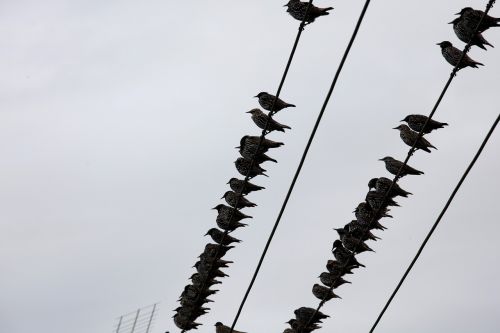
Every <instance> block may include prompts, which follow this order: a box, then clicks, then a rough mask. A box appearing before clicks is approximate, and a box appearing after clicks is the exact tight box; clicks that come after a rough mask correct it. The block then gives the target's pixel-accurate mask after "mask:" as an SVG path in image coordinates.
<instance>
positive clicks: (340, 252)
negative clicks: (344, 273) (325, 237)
mask: <svg viewBox="0 0 500 333" xmlns="http://www.w3.org/2000/svg"><path fill="white" fill-rule="evenodd" d="M332 253H333V256H334V257H335V259H337V261H338V262H340V264H341V265H344V266H358V267H359V266H361V267H365V265H363V264H361V263H359V262H358V261H357V260H356V258H355V257H354V254H353V253H352V252H350V251H348V250H347V249H346V248H345V247H344V245H343V244H342V242H341V241H340V240H338V239H337V240H335V242H333V248H332Z"/></svg>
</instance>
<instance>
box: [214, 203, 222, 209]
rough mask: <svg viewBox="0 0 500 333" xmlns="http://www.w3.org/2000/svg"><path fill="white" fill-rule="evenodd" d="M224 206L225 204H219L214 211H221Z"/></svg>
mask: <svg viewBox="0 0 500 333" xmlns="http://www.w3.org/2000/svg"><path fill="white" fill-rule="evenodd" d="M223 206H224V205H223V204H218V205H217V206H215V207H214V208H212V209H216V210H219V209H221V208H222V207H223Z"/></svg>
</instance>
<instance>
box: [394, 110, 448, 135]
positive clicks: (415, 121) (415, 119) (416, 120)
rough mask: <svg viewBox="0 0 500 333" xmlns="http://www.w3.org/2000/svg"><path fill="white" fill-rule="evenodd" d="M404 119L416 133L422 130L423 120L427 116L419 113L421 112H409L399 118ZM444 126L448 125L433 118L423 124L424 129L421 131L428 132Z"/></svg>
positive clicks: (425, 119) (424, 120)
mask: <svg viewBox="0 0 500 333" xmlns="http://www.w3.org/2000/svg"><path fill="white" fill-rule="evenodd" d="M401 121H405V122H406V123H408V126H410V128H411V129H412V130H414V131H416V132H418V133H420V131H421V130H422V128H423V127H424V124H425V122H426V121H427V116H424V115H421V114H410V115H408V116H406V117H405V119H403V120H401ZM444 126H448V124H447V123H440V122H439V121H435V120H432V119H431V120H429V122H428V123H427V125H426V126H425V129H424V131H423V132H422V133H423V134H429V133H430V132H432V131H433V130H436V129H439V128H443V127H444Z"/></svg>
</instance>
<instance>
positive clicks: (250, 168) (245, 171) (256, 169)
mask: <svg viewBox="0 0 500 333" xmlns="http://www.w3.org/2000/svg"><path fill="white" fill-rule="evenodd" d="M252 164H253V165H252ZM234 165H235V166H236V170H238V172H239V173H240V174H241V175H242V176H245V177H246V176H248V178H254V177H256V176H258V175H262V176H266V177H269V176H268V175H266V174H265V173H264V172H266V170H265V169H263V168H261V167H260V166H259V165H258V164H257V163H252V160H249V159H246V158H243V157H238V158H237V159H236V161H234Z"/></svg>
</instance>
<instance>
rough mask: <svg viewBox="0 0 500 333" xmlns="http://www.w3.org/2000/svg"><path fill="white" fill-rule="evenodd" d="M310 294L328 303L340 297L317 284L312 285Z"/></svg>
mask: <svg viewBox="0 0 500 333" xmlns="http://www.w3.org/2000/svg"><path fill="white" fill-rule="evenodd" d="M312 293H313V295H314V296H315V297H316V298H317V299H319V300H322V301H323V300H324V301H325V302H328V301H329V300H331V299H332V298H340V296H337V295H336V294H335V293H334V292H333V291H331V290H330V288H327V287H325V286H322V285H320V284H318V283H315V284H314V286H313V288H312Z"/></svg>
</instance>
